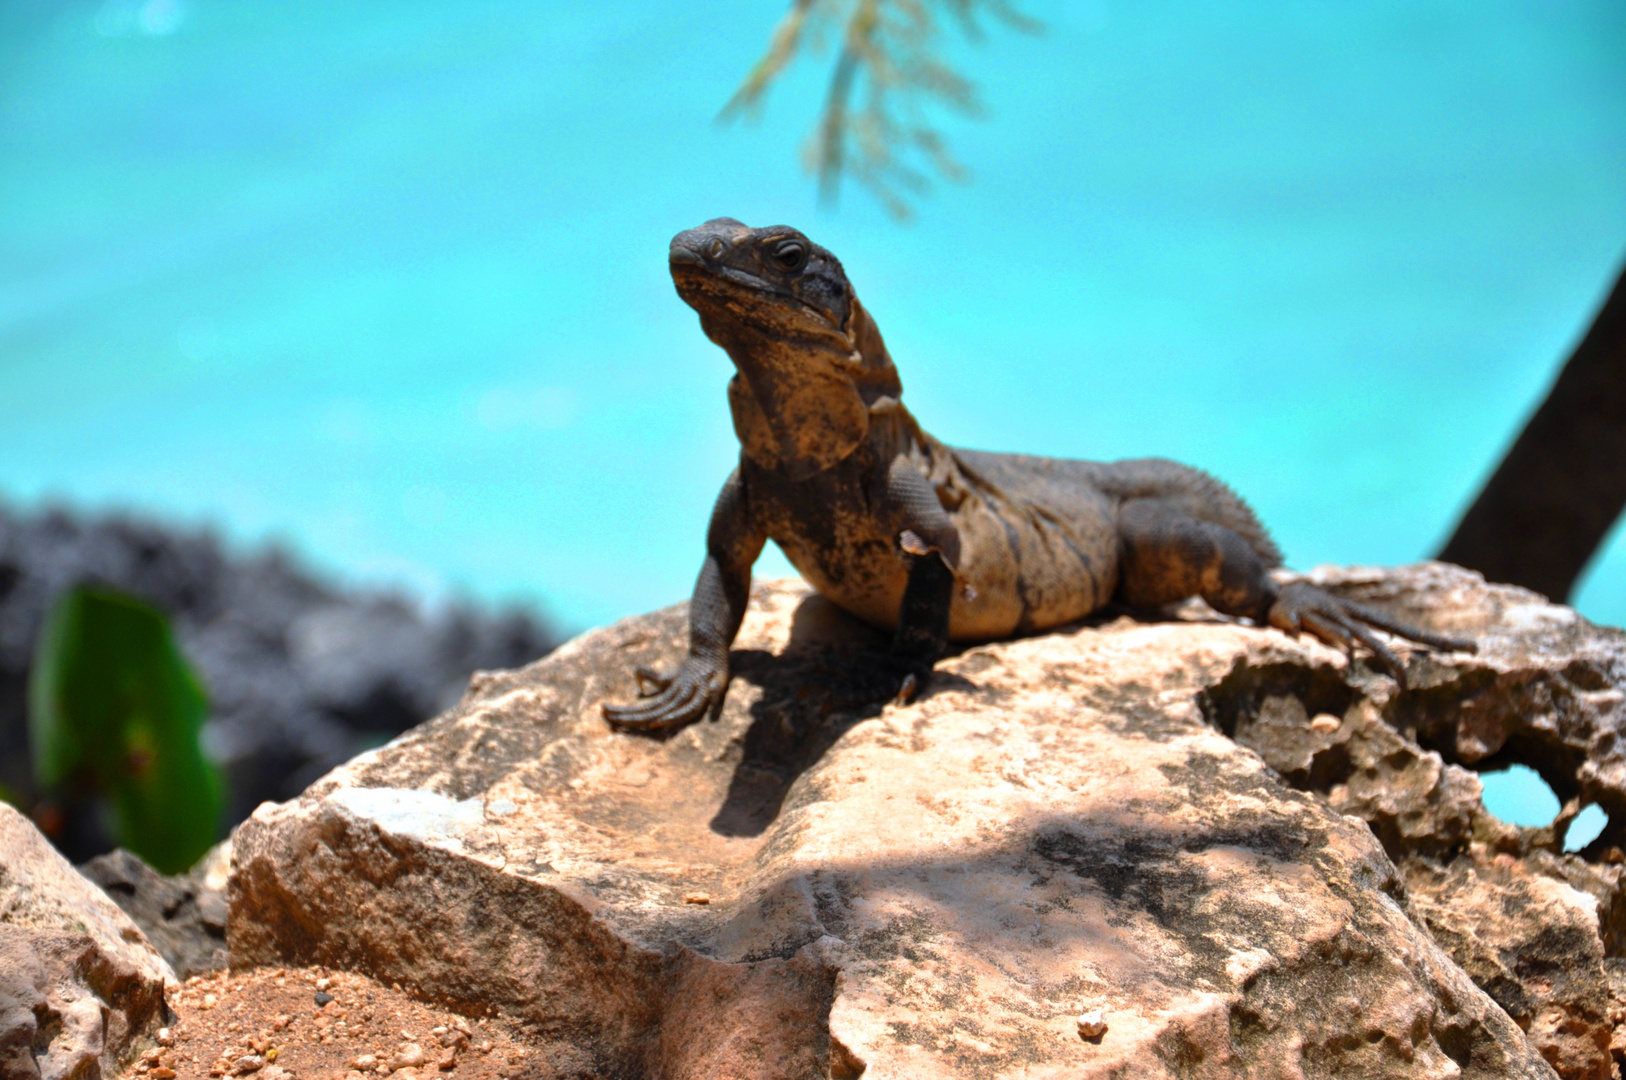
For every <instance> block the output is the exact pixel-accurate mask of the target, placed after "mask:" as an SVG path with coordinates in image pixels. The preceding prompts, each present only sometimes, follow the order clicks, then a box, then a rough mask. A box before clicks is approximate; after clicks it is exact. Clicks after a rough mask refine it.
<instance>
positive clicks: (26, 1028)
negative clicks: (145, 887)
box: [0, 803, 175, 1080]
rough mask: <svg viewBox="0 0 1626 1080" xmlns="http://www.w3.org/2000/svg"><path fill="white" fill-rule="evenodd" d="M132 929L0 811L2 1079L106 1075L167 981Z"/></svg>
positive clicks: (21, 820) (140, 1032)
mask: <svg viewBox="0 0 1626 1080" xmlns="http://www.w3.org/2000/svg"><path fill="white" fill-rule="evenodd" d="M174 978H175V976H174V973H173V972H172V971H171V970H170V968H169V965H168V964H166V963H165V962H164V960H163V958H162V957H161V956H159V955H158V952H157V951H156V950H155V949H154V948H153V947H152V946H151V945H150V944H149V943H148V942H147V939H146V938H145V937H143V936H142V933H141V931H140V930H139V929H137V928H136V926H135V924H134V923H132V922H131V921H130V919H129V918H128V917H127V916H126V915H125V914H124V913H123V912H122V911H120V910H119V909H118V907H117V906H116V905H115V904H114V903H113V902H112V901H111V900H109V899H108V898H107V897H106V896H104V895H103V894H102V892H101V890H100V889H98V888H97V887H96V886H95V885H93V884H91V883H90V882H89V881H87V880H85V879H84V878H83V877H81V876H80V875H79V874H78V873H77V872H75V870H74V869H73V867H72V866H69V865H68V863H67V860H65V859H63V858H62V856H61V855H59V854H57V852H56V850H55V849H54V848H52V847H51V845H50V843H49V842H48V841H47V840H46V839H45V837H44V836H42V835H40V833H39V831H38V830H37V829H35V828H34V826H33V824H32V823H31V822H30V821H29V820H28V819H27V818H25V817H23V816H22V815H21V814H19V813H18V812H17V811H16V810H14V809H12V808H11V807H9V806H6V805H5V804H3V803H0V1078H4V1080H13V1078H18V1080H22V1078H28V1080H33V1078H35V1077H39V1078H41V1080H91V1078H94V1077H97V1076H101V1075H104V1074H105V1075H109V1076H111V1075H113V1074H114V1073H115V1072H116V1071H117V1070H118V1068H119V1065H120V1064H121V1063H122V1062H123V1061H124V1060H125V1059H126V1058H127V1056H128V1055H129V1053H130V1051H131V1049H132V1048H133V1045H134V1043H135V1041H136V1040H137V1039H139V1038H141V1037H142V1036H144V1035H147V1034H150V1033H152V1032H154V1031H156V1029H157V1028H158V1027H159V1026H160V1025H161V1024H162V1023H163V1022H164V1019H165V1017H166V1014H167V1010H166V1007H165V1005H164V986H165V983H166V981H168V982H173V981H174Z"/></svg>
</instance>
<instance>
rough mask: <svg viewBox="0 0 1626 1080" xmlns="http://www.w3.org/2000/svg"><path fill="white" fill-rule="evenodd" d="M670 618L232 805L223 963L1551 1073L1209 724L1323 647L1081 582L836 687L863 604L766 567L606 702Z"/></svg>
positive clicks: (872, 1036)
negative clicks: (715, 631) (891, 688)
mask: <svg viewBox="0 0 1626 1080" xmlns="http://www.w3.org/2000/svg"><path fill="white" fill-rule="evenodd" d="M1417 573H1419V574H1424V575H1425V576H1426V573H1427V571H1418V572H1417ZM685 640H686V633H685V620H684V611H683V609H682V608H681V607H678V608H672V609H668V610H666V611H662V612H658V613H656V614H654V615H650V616H645V617H641V618H636V619H630V620H627V621H624V622H622V623H619V624H616V625H614V626H611V627H608V628H605V629H602V630H598V631H594V632H592V633H590V634H587V635H585V636H583V637H582V638H579V639H577V640H576V641H575V642H573V643H571V644H570V645H567V646H565V647H564V648H562V649H561V650H559V651H558V652H556V653H554V654H553V655H552V656H550V657H548V658H547V659H545V660H543V661H541V662H539V663H537V664H533V665H532V666H530V667H528V668H526V669H523V670H521V671H518V672H509V673H501V674H491V675H486V676H482V677H477V678H476V680H475V681H474V682H473V683H472V685H471V688H470V692H469V694H468V695H467V696H466V697H465V699H464V701H463V702H462V703H461V704H460V705H459V706H458V707H457V708H456V709H454V710H452V711H451V712H449V713H447V714H445V715H443V716H441V717H439V718H437V719H436V720H434V721H432V722H430V723H428V724H426V725H424V726H422V727H420V728H418V729H416V730H415V731H413V732H410V733H408V734H406V735H404V736H402V737H401V738H399V739H397V740H396V741H395V742H393V743H391V744H390V745H389V746H387V747H384V748H381V749H379V750H377V751H373V752H370V753H368V754H365V755H363V756H361V757H360V758H357V759H356V760H354V761H353V762H351V763H349V764H348V765H345V766H343V767H341V768H339V769H338V770H336V771H334V772H333V773H330V774H329V775H328V776H327V777H325V778H323V779H322V780H321V781H319V782H318V783H316V784H315V785H313V786H312V787H311V788H310V789H309V790H308V791H306V792H305V794H304V795H302V796H301V797H300V798H298V799H296V800H294V801H292V802H289V803H285V804H281V805H266V806H263V807H261V808H260V809H259V810H258V811H256V813H255V814H254V816H253V817H252V818H251V819H250V820H249V821H248V822H246V823H245V824H244V825H243V826H242V827H241V828H240V829H239V830H238V832H237V834H236V836H235V839H234V849H233V864H232V875H231V879H230V885H229V895H230V899H231V915H230V922H229V927H228V938H229V940H230V943H231V955H232V959H233V963H234V964H238V965H252V964H257V963H265V964H273V963H274V964H281V963H313V964H325V965H329V966H332V967H348V968H353V969H357V970H362V971H365V972H367V973H369V974H372V975H374V976H375V977H378V978H381V979H388V980H391V981H400V982H401V983H402V984H403V985H407V986H410V987H415V988H418V992H420V993H424V994H431V995H433V996H435V997H438V998H440V999H442V1000H446V1001H449V1002H450V1003H452V1004H458V1003H465V1004H467V1005H469V1006H470V1007H471V1008H472V1007H476V1006H478V1007H487V1006H495V1007H497V1008H500V1009H501V1010H502V1011H503V1012H505V1013H507V1014H509V1015H511V1016H513V1017H515V1018H517V1019H519V1020H521V1021H522V1022H524V1023H527V1024H528V1025H530V1027H531V1028H532V1030H533V1031H535V1032H536V1033H537V1034H538V1035H539V1036H543V1037H547V1038H551V1039H554V1040H558V1041H559V1042H560V1043H561V1044H565V1045H569V1046H572V1047H574V1048H576V1049H577V1050H579V1051H580V1053H581V1054H582V1055H584V1058H585V1060H587V1061H590V1062H591V1063H592V1066H591V1069H592V1070H596V1071H597V1072H600V1073H605V1074H614V1075H628V1076H651V1077H655V1076H659V1077H666V1078H674V1080H676V1078H689V1077H694V1078H699V1077H716V1076H728V1077H731V1078H739V1080H750V1078H759V1077H760V1078H770V1077H775V1078H777V1077H806V1076H814V1075H824V1076H831V1077H856V1076H859V1075H866V1076H871V1077H886V1078H892V1077H934V1078H938V1077H942V1078H954V1077H979V1078H981V1077H1018V1076H1020V1077H1024V1078H1028V1080H1038V1078H1041V1077H1058V1078H1059V1077H1069V1078H1078V1077H1125V1076H1137V1077H1174V1076H1180V1077H1203V1076H1214V1077H1220V1076H1243V1075H1254V1076H1281V1077H1288V1076H1363V1077H1388V1076H1394V1077H1400V1076H1405V1077H1416V1076H1440V1077H1445V1076H1467V1077H1485V1078H1489V1077H1547V1076H1551V1075H1552V1071H1551V1068H1550V1067H1549V1066H1548V1065H1547V1063H1546V1062H1545V1061H1544V1060H1543V1059H1542V1058H1541V1056H1540V1055H1539V1054H1538V1053H1537V1052H1536V1051H1535V1050H1534V1049H1533V1048H1532V1047H1531V1046H1530V1044H1529V1043H1528V1041H1527V1040H1526V1038H1525V1036H1524V1034H1523V1033H1522V1032H1521V1030H1520V1029H1519V1027H1518V1026H1517V1025H1516V1024H1515V1023H1513V1022H1512V1021H1511V1020H1510V1019H1509V1018H1508V1016H1507V1014H1506V1013H1505V1012H1504V1011H1503V1010H1502V1009H1501V1008H1500V1007H1498V1006H1497V1005H1496V1004H1495V1002H1494V1001H1492V1000H1491V998H1490V997H1488V996H1487V995H1486V994H1485V993H1484V991H1482V990H1481V989H1480V988H1478V987H1477V986H1475V985H1474V983H1473V982H1472V981H1471V980H1470V979H1469V978H1468V977H1467V975H1466V974H1465V973H1464V972H1463V970H1462V969H1461V968H1460V967H1459V966H1458V965H1457V964H1456V963H1454V962H1453V961H1452V960H1451V958H1450V957H1449V956H1447V955H1446V954H1445V953H1444V952H1443V951H1442V950H1441V949H1440V948H1439V946H1438V945H1436V944H1435V942H1434V941H1433V939H1432V938H1431V937H1430V936H1429V934H1428V933H1427V932H1425V931H1423V930H1421V929H1419V927H1418V926H1417V925H1416V924H1415V923H1414V922H1413V920H1412V919H1411V917H1410V915H1409V913H1408V910H1407V906H1406V898H1405V888H1404V884H1403V882H1402V880H1401V878H1400V877H1399V875H1398V874H1397V872H1396V870H1395V867H1394V865H1393V863H1392V862H1391V861H1390V859H1389V857H1388V856H1387V855H1386V854H1385V852H1384V850H1383V848H1382V846H1381V845H1380V844H1379V843H1378V841H1377V840H1376V839H1375V838H1374V835H1373V833H1372V831H1371V830H1370V829H1368V828H1367V826H1366V825H1365V824H1364V823H1363V822H1361V821H1360V820H1358V819H1356V818H1354V817H1350V816H1346V815H1344V814H1341V813H1338V812H1336V811H1335V810H1333V809H1332V808H1331V807H1330V806H1329V805H1328V802H1327V799H1326V798H1325V797H1323V796H1320V795H1317V794H1315V793H1308V792H1300V791H1296V790H1294V789H1293V788H1292V787H1290V786H1289V785H1288V784H1286V783H1284V782H1282V780H1281V779H1280V778H1279V777H1278V776H1277V774H1276V773H1275V772H1274V771H1273V770H1272V769H1270V768H1269V767H1268V766H1266V765H1265V764H1264V763H1263V761H1262V760H1261V759H1260V758H1259V757H1258V756H1257V755H1256V754H1254V753H1253V752H1251V751H1249V750H1246V749H1243V748H1241V747H1239V746H1237V745H1236V743H1234V742H1233V741H1231V740H1230V739H1228V738H1226V737H1225V736H1224V735H1222V734H1221V733H1220V732H1219V731H1217V730H1215V728H1214V727H1213V726H1211V725H1210V724H1209V723H1207V722H1205V716H1204V712H1203V710H1202V709H1201V708H1200V707H1199V702H1200V701H1201V700H1205V699H1203V698H1202V695H1203V694H1204V693H1205V692H1208V691H1212V690H1213V689H1214V688H1215V687H1218V686H1220V685H1221V684H1222V683H1224V682H1225V680H1226V679H1227V678H1229V677H1231V676H1233V675H1234V674H1235V673H1236V672H1237V671H1239V670H1243V669H1250V670H1276V669H1289V668H1291V669H1296V670H1302V671H1307V672H1312V673H1318V674H1315V675H1314V676H1313V677H1314V678H1317V679H1319V678H1322V677H1323V676H1327V677H1329V678H1330V679H1331V680H1332V681H1336V682H1339V683H1340V684H1341V685H1344V686H1346V688H1348V687H1355V689H1351V690H1350V691H1349V692H1350V693H1351V694H1355V695H1357V696H1359V695H1360V693H1361V692H1360V690H1359V686H1360V685H1362V684H1363V680H1364V681H1365V682H1370V681H1372V677H1371V676H1370V675H1369V673H1365V672H1364V671H1356V672H1353V673H1352V672H1350V671H1349V669H1348V664H1347V662H1346V660H1345V658H1344V656H1343V655H1342V654H1341V653H1339V652H1337V651H1334V650H1332V649H1328V648H1326V647H1324V646H1322V645H1320V644H1318V643H1315V642H1312V641H1310V640H1308V639H1293V638H1289V637H1287V636H1286V635H1283V634H1281V633H1279V632H1276V631H1272V630H1259V629H1255V628H1251V627H1247V626H1243V625H1240V624H1238V623H1236V622H1235V621H1232V620H1225V619H1222V618H1218V617H1215V616H1213V615H1212V613H1209V614H1207V615H1204V614H1202V613H1201V612H1196V613H1193V612H1191V611H1189V610H1188V611H1187V612H1186V613H1185V614H1184V615H1183V616H1182V617H1179V618H1170V619H1166V620H1162V621H1137V620H1136V619H1132V618H1129V617H1115V618H1101V619H1097V620H1095V621H1093V622H1092V623H1091V624H1089V625H1086V626H1082V627H1078V628H1073V629H1070V630H1067V631H1063V632H1059V633H1052V634H1046V635H1043V636H1036V637H1031V638H1026V639H1022V640H1017V641H1010V642H1002V643H995V644H991V645H984V646H977V647H974V648H970V649H967V650H965V651H964V652H962V653H960V654H959V655H957V656H955V657H952V658H949V659H947V660H945V661H944V662H943V663H941V664H940V665H939V674H938V675H937V677H936V678H935V679H934V682H933V686H932V688H931V691H930V692H929V693H928V694H927V695H926V696H925V697H924V698H923V699H921V700H919V701H917V702H915V703H913V704H911V705H908V706H904V707H897V706H889V707H886V708H885V709H884V710H883V709H877V708H873V707H871V708H855V707H852V706H851V705H850V704H849V696H848V695H846V694H845V693H844V690H843V686H844V684H845V682H846V681H847V679H848V674H847V673H849V672H851V671H852V670H853V666H854V665H856V664H861V663H862V656H861V655H858V654H855V653H854V652H853V649H854V648H856V647H860V646H863V645H869V646H873V645H875V644H877V639H876V637H875V636H874V635H873V633H872V632H869V631H867V630H865V629H864V628H862V627H860V626H858V625H857V624H855V623H853V622H851V621H850V620H848V619H846V618H845V617H844V616H842V615H840V613H839V612H837V611H835V609H834V608H832V607H831V606H830V605H829V604H827V603H826V602H824V601H822V600H821V599H819V598H817V597H815V596H812V595H811V594H810V593H809V592H808V590H807V589H806V588H805V587H804V586H802V585H800V584H799V583H788V582H781V583H773V584H769V585H759V586H757V587H756V588H755V589H754V591H753V596H752V602H751V607H750V611H749V614H748V615H747V618H746V622H745V625H744V627H743V629H742V631H741V634H740V637H739V639H738V640H737V642H736V649H735V653H734V672H735V676H736V678H735V680H734V683H733V685H732V687H731V689H730V692H729V695H728V699H727V701H726V704H725V706H724V707H723V708H722V710H721V713H720V715H719V717H718V718H717V719H716V720H715V721H710V722H702V723H699V724H696V725H694V726H691V727H689V728H687V729H685V730H684V731H682V732H681V733H679V734H678V735H676V736H675V737H673V738H670V739H668V740H664V741H661V740H655V739H648V738H639V737H632V736H627V735H621V734H616V733H613V732H611V731H609V730H608V729H607V727H606V726H605V724H604V722H603V720H602V719H601V717H600V715H599V711H598V706H599V704H600V702H602V701H604V700H626V699H627V698H629V697H631V696H632V695H633V694H634V693H635V689H634V680H633V675H632V672H633V669H634V667H635V666H637V665H639V664H651V663H652V664H657V665H659V664H671V663H673V662H674V661H675V660H676V659H677V658H678V657H680V656H681V654H682V649H683V645H684V642H685ZM1454 662H1455V660H1452V659H1446V660H1441V661H1417V663H1420V664H1421V663H1439V664H1444V665H1448V664H1450V663H1454ZM1210 704H1212V703H1210ZM1323 711H1325V710H1323V709H1319V708H1318V709H1317V710H1316V713H1320V712H1323ZM1233 719H1234V717H1233ZM1325 726H1326V725H1325V724H1323V725H1322V727H1323V728H1324V727H1325ZM699 892H704V893H705V894H706V895H707V896H708V897H709V903H706V904H696V903H685V896H686V895H691V894H695V893H699ZM1094 1010H1100V1011H1101V1012H1102V1013H1103V1014H1104V1015H1106V1016H1109V1017H1110V1018H1111V1021H1110V1024H1109V1025H1108V1027H1107V1028H1106V1030H1105V1031H1104V1032H1103V1033H1101V1035H1100V1037H1099V1039H1085V1038H1081V1037H1080V1033H1079V1029H1078V1024H1077V1018H1078V1016H1079V1015H1080V1014H1081V1013H1084V1012H1089V1011H1094ZM561 1075H563V1074H561Z"/></svg>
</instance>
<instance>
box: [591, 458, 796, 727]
mask: <svg viewBox="0 0 1626 1080" xmlns="http://www.w3.org/2000/svg"><path fill="white" fill-rule="evenodd" d="M767 539H768V538H767V535H766V533H764V532H763V530H762V529H761V528H760V527H759V526H758V525H757V523H756V521H755V519H754V518H753V516H752V514H751V510H750V505H749V502H748V500H747V499H746V493H745V485H744V483H743V482H742V481H741V480H740V474H739V470H737V469H736V470H735V471H734V473H733V474H732V475H730V476H729V478H728V481H727V482H726V483H724V484H723V490H722V491H721V492H720V493H719V494H718V496H717V502H716V504H715V505H714V506H713V507H712V511H711V524H710V526H708V527H707V529H706V561H705V562H704V563H703V564H702V565H701V567H700V577H699V579H698V580H696V581H695V583H694V595H693V596H692V597H691V598H690V600H689V655H688V657H687V658H686V659H685V660H684V661H683V663H682V665H681V666H680V667H679V668H678V670H677V671H676V672H675V673H674V674H672V675H659V674H656V673H655V672H653V671H651V670H649V669H648V668H639V669H638V672H637V677H638V690H639V694H640V695H641V700H639V701H638V702H637V703H635V704H632V705H611V704H608V703H605V704H603V705H601V706H600V708H601V709H602V710H603V712H604V718H605V719H606V720H608V721H609V722H610V723H611V725H613V726H615V727H618V728H623V729H626V730H629V731H664V730H666V729H668V728H673V727H678V726H680V725H683V724H687V723H689V722H690V721H691V720H695V719H698V718H699V717H701V716H703V715H704V714H705V713H706V711H707V710H708V709H710V708H711V707H712V706H713V705H715V704H717V703H718V702H720V701H721V700H722V697H723V692H724V691H725V690H726V689H728V648H729V646H730V645H732V644H733V643H734V636H735V635H736V634H738V633H739V632H740V623H741V622H743V621H744V619H745V605H746V603H747V602H748V601H749V600H750V596H751V565H752V564H753V563H755V562H756V561H757V556H758V555H760V554H762V547H763V545H764V544H765V543H767Z"/></svg>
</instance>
